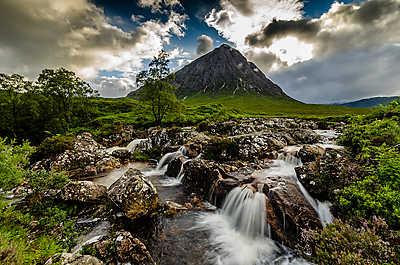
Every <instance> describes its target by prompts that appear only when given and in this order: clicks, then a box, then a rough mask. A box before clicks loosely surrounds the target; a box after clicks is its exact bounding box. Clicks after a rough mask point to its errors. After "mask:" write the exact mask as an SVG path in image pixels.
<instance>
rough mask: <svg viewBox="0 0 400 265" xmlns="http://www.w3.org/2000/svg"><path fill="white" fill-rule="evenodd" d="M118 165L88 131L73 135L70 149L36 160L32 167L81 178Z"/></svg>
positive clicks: (86, 177) (89, 176)
mask: <svg viewBox="0 0 400 265" xmlns="http://www.w3.org/2000/svg"><path fill="white" fill-rule="evenodd" d="M119 166H120V163H119V161H118V160H116V159H115V158H113V157H111V156H110V155H109V154H107V152H106V151H105V148H104V147H103V146H102V145H100V144H99V143H97V142H96V141H95V140H94V139H93V137H92V135H91V134H90V133H81V134H79V135H77V136H76V137H75V139H74V142H73V147H72V148H71V149H69V150H66V151H64V152H63V153H61V154H59V155H57V156H56V157H54V158H51V159H46V160H43V161H39V162H37V163H36V164H35V165H34V166H33V169H41V168H44V169H47V170H55V171H65V172H67V174H68V175H69V176H70V177H71V178H73V179H78V180H82V179H88V178H91V177H93V176H95V175H97V174H98V173H101V172H104V171H107V170H110V169H112V168H116V167H119Z"/></svg>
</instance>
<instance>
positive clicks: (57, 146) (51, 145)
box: [33, 135, 74, 161]
mask: <svg viewBox="0 0 400 265" xmlns="http://www.w3.org/2000/svg"><path fill="white" fill-rule="evenodd" d="M73 145H74V137H73V136H65V135H56V136H51V137H48V138H46V139H45V140H44V141H43V142H42V143H41V144H40V145H39V146H38V147H37V149H36V152H35V153H34V154H33V160H34V161H39V160H42V159H45V158H50V157H54V156H56V155H58V154H61V153H63V152H64V151H65V150H70V149H72V148H73Z"/></svg>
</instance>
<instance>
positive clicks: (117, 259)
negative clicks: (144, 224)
mask: <svg viewBox="0 0 400 265" xmlns="http://www.w3.org/2000/svg"><path fill="white" fill-rule="evenodd" d="M83 252H89V253H94V255H95V256H96V257H98V258H100V259H101V260H103V261H104V262H105V263H106V264H132V265H155V262H154V260H153V258H152V256H151V254H150V252H149V251H148V250H147V247H146V246H145V244H143V242H142V241H140V240H139V239H138V238H136V237H134V236H133V235H132V234H131V233H130V232H128V231H124V230H121V231H117V232H116V233H115V235H113V236H107V237H104V238H102V239H101V240H99V241H96V242H93V243H92V244H91V245H88V246H86V248H85V249H84V250H83Z"/></svg>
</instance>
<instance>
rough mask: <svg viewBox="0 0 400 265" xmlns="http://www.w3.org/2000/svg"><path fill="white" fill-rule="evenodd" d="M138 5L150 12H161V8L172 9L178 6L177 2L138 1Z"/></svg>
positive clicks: (171, 0) (161, 0)
mask: <svg viewBox="0 0 400 265" xmlns="http://www.w3.org/2000/svg"><path fill="white" fill-rule="evenodd" d="M138 5H139V6H141V7H147V8H150V9H151V11H152V12H161V10H162V7H174V6H178V5H180V2H179V0H139V1H138Z"/></svg>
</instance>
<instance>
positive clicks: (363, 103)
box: [335, 96, 399, 108]
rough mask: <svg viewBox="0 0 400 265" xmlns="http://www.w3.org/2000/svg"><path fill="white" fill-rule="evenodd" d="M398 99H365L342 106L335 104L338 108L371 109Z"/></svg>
mask: <svg viewBox="0 0 400 265" xmlns="http://www.w3.org/2000/svg"><path fill="white" fill-rule="evenodd" d="M396 99H399V97H398V96H396V97H373V98H365V99H360V100H357V101H351V102H347V103H342V104H335V105H340V106H346V107H352V108H372V107H375V106H378V105H386V104H389V103H390V102H392V101H393V100H396Z"/></svg>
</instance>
